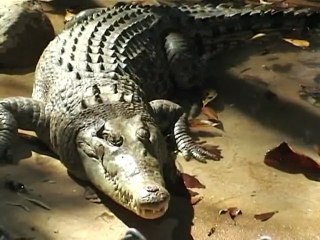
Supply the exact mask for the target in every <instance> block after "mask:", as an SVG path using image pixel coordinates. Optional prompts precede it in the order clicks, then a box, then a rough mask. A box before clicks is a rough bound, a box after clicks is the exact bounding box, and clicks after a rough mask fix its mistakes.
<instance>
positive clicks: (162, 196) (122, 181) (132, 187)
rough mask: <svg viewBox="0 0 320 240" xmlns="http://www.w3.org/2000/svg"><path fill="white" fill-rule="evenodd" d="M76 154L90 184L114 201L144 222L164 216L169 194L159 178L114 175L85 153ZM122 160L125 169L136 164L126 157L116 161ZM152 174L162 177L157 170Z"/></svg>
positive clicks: (97, 160)
mask: <svg viewBox="0 0 320 240" xmlns="http://www.w3.org/2000/svg"><path fill="white" fill-rule="evenodd" d="M79 153H80V157H81V158H82V162H83V166H84V169H85V171H86V174H87V177H88V179H89V180H90V182H91V183H92V184H94V185H95V186H96V187H97V188H98V189H99V190H100V191H102V192H103V193H105V194H106V195H107V196H109V197H111V198H112V199H113V200H114V201H116V202H117V203H119V204H120V205H122V206H123V207H125V208H127V209H129V210H130V211H132V212H134V213H136V214H137V215H138V216H140V217H142V218H146V219H156V218H160V217H161V216H163V215H164V214H165V213H166V211H167V209H168V206H169V200H170V194H169V193H168V191H167V190H166V189H165V187H164V181H163V179H162V177H160V178H159V177H156V178H152V179H151V177H149V176H145V175H143V174H139V173H138V174H136V175H134V176H129V175H130V174H129V175H128V174H123V173H118V174H114V173H112V172H109V171H108V170H107V169H106V168H105V166H104V165H103V164H102V163H101V160H99V159H95V158H93V157H90V159H88V156H87V155H86V153H84V152H83V151H81V150H79ZM124 157H125V158H126V159H125V161H124V162H126V164H127V168H130V165H131V164H132V161H134V162H136V161H135V160H134V159H132V157H131V156H129V155H127V156H118V157H117V158H118V159H120V158H121V160H122V161H123V159H124ZM130 158H131V159H130ZM84 159H85V160H84ZM115 160H117V159H115ZM130 162H131V164H130ZM127 170H128V171H127V172H126V173H128V172H130V169H127ZM149 171H150V169H149ZM154 174H155V176H161V174H160V171H159V170H158V169H154Z"/></svg>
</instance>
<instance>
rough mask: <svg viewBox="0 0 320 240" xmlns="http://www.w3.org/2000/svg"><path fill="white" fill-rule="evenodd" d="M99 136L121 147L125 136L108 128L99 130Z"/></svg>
mask: <svg viewBox="0 0 320 240" xmlns="http://www.w3.org/2000/svg"><path fill="white" fill-rule="evenodd" d="M97 137H99V138H102V139H104V140H106V141H107V142H108V143H110V144H112V145H113V146H116V147H120V146H121V145H122V144H123V137H122V136H121V135H120V134H117V133H114V132H111V131H109V130H107V129H103V130H102V131H98V132H97Z"/></svg>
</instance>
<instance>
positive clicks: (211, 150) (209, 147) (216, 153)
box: [201, 144, 223, 161]
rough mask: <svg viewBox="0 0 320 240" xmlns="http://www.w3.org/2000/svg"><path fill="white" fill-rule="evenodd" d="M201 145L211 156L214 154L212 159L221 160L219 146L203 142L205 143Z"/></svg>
mask: <svg viewBox="0 0 320 240" xmlns="http://www.w3.org/2000/svg"><path fill="white" fill-rule="evenodd" d="M201 147H202V148H203V149H204V150H206V151H208V152H209V153H211V154H212V155H213V156H215V158H214V159H213V160H215V161H219V160H221V159H222V158H223V157H222V155H221V149H220V148H219V146H217V145H211V144H205V145H202V146H201Z"/></svg>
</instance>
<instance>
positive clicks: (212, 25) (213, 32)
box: [178, 5, 320, 53]
mask: <svg viewBox="0 0 320 240" xmlns="http://www.w3.org/2000/svg"><path fill="white" fill-rule="evenodd" d="M178 8H179V11H180V14H182V15H184V16H185V17H182V18H181V19H182V20H180V21H182V22H181V26H182V28H185V30H186V32H188V34H191V35H193V36H192V37H193V38H194V39H195V43H196V44H195V45H196V46H197V47H198V48H199V49H198V51H199V52H200V53H208V52H211V53H212V52H219V50H223V49H225V48H226V47H228V48H229V47H231V46H233V45H237V44H238V43H239V42H243V41H246V40H249V39H251V38H252V37H253V36H255V35H256V34H258V33H263V34H266V35H270V34H271V35H273V34H279V33H287V32H292V31H293V30H297V31H299V32H300V31H301V30H310V29H318V28H319V27H320V11H319V10H318V11H317V10H311V9H309V8H305V9H298V10H297V9H292V8H290V9H285V10H278V9H265V10H263V9H258V8H250V7H244V8H241V9H238V8H231V7H223V6H213V5H205V6H200V5H193V6H179V7H178ZM193 29H195V30H193Z"/></svg>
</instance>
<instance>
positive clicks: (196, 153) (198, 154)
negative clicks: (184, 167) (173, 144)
mask: <svg viewBox="0 0 320 240" xmlns="http://www.w3.org/2000/svg"><path fill="white" fill-rule="evenodd" d="M179 150H180V152H181V153H182V155H183V157H184V159H186V160H187V161H189V160H190V159H192V158H193V159H196V160H197V161H199V162H202V163H206V162H207V160H206V159H212V160H219V159H220V156H219V155H218V154H215V153H212V152H210V151H208V150H207V149H205V148H204V147H202V146H200V145H198V144H197V143H195V142H193V141H192V142H190V143H189V144H188V145H186V146H185V147H183V148H182V149H179Z"/></svg>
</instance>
